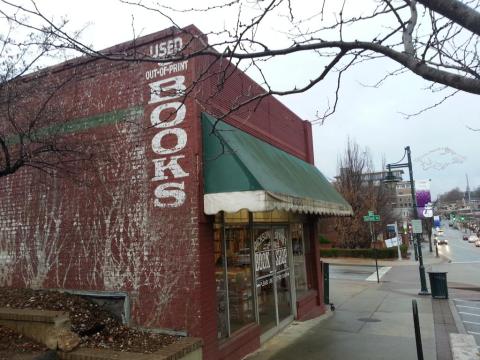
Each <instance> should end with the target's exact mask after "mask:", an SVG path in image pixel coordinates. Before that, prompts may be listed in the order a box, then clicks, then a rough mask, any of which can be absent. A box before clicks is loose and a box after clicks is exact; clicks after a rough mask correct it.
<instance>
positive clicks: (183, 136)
mask: <svg viewBox="0 0 480 360" xmlns="http://www.w3.org/2000/svg"><path fill="white" fill-rule="evenodd" d="M165 135H173V136H175V137H176V138H177V141H176V144H175V146H173V147H171V148H164V147H163V146H162V139H163V137H164V136H165ZM186 144H187V133H186V132H185V130H183V129H182V128H173V129H165V130H162V131H160V132H158V133H157V134H156V135H155V136H154V137H153V139H152V150H153V152H154V153H156V154H159V155H168V154H173V153H176V152H177V151H180V150H182V149H183V148H184V147H185V145H186Z"/></svg>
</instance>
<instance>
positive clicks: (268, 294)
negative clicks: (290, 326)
mask: <svg viewBox="0 0 480 360" xmlns="http://www.w3.org/2000/svg"><path fill="white" fill-rule="evenodd" d="M287 234H288V227H286V226H275V227H270V226H268V227H267V226H265V227H256V228H255V229H254V239H255V241H254V252H255V286H256V293H257V308H258V319H259V323H260V327H261V330H262V333H265V332H266V331H268V330H270V329H272V328H274V327H276V326H277V325H278V324H279V323H280V322H282V321H283V320H285V319H287V318H288V317H290V316H292V305H291V303H292V297H291V284H290V267H289V263H288V258H289V257H288V236H287Z"/></svg>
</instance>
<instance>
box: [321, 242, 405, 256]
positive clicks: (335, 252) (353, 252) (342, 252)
mask: <svg viewBox="0 0 480 360" xmlns="http://www.w3.org/2000/svg"><path fill="white" fill-rule="evenodd" d="M407 249H408V246H407V245H401V246H400V251H401V253H402V257H404V258H405V257H406V256H407ZM320 256H321V257H354V258H369V259H374V258H375V249H372V248H369V249H339V248H331V249H322V250H321V251H320ZM397 256H398V250H397V247H392V248H389V249H377V259H393V258H396V257H397Z"/></svg>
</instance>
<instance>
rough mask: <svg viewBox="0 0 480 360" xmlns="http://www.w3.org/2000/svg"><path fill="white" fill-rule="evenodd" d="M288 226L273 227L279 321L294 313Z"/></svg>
mask: <svg viewBox="0 0 480 360" xmlns="http://www.w3.org/2000/svg"><path fill="white" fill-rule="evenodd" d="M287 231H288V229H287V228H286V227H274V228H273V253H274V259H275V281H276V286H275V289H276V294H277V309H278V321H279V322H282V321H283V320H285V319H286V318H288V317H290V315H292V296H291V285H290V267H289V266H288V265H289V264H288V247H287V245H288V241H287Z"/></svg>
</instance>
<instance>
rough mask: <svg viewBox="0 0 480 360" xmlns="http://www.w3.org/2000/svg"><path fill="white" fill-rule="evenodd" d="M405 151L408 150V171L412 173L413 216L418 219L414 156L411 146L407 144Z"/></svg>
mask: <svg viewBox="0 0 480 360" xmlns="http://www.w3.org/2000/svg"><path fill="white" fill-rule="evenodd" d="M405 151H406V152H407V159H408V163H407V166H408V173H409V175H410V191H411V193H412V194H411V195H412V204H413V218H414V219H415V220H417V219H418V209H417V200H416V197H415V183H414V182H413V169H412V157H411V154H410V146H407V147H406V148H405Z"/></svg>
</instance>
